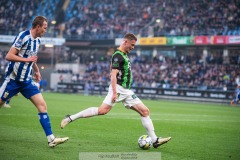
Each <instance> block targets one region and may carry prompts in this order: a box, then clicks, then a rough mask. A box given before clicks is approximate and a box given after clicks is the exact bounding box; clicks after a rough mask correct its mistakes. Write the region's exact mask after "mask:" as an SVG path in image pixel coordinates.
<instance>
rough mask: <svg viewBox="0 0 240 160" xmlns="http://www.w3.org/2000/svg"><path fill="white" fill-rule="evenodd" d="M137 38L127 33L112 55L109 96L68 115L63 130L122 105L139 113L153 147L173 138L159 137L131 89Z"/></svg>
mask: <svg viewBox="0 0 240 160" xmlns="http://www.w3.org/2000/svg"><path fill="white" fill-rule="evenodd" d="M136 42H137V38H136V36H135V35H134V34H132V33H127V34H126V35H125V36H124V38H123V42H122V43H121V45H120V46H119V48H117V50H116V51H115V52H114V54H113V55H112V60H111V78H110V79H111V84H110V86H109V90H108V94H107V96H106V97H105V99H104V101H103V103H102V104H101V105H100V107H90V108H87V109H85V110H83V111H80V112H78V113H76V114H74V115H67V116H66V117H65V118H64V119H63V120H62V122H61V128H64V127H66V125H68V124H69V123H70V122H73V121H74V120H76V119H79V118H88V117H92V116H97V115H104V114H107V113H108V112H109V111H110V110H111V109H112V108H113V106H114V105H115V103H118V102H122V104H123V105H124V106H125V107H126V108H129V109H132V110H134V111H136V112H137V113H139V115H140V118H141V121H142V124H143V126H144V127H145V128H146V130H147V133H148V135H149V136H150V137H151V138H152V142H153V147H154V148H158V147H159V146H160V145H162V144H164V143H166V142H168V141H169V140H170V139H171V137H167V138H161V137H157V136H156V134H155V132H154V126H153V123H152V120H151V119H150V116H149V109H148V108H147V107H146V106H145V105H144V104H143V103H142V101H141V100H140V99H139V98H138V97H137V96H136V95H135V94H134V92H133V91H132V90H130V88H131V84H132V72H131V63H130V60H129V58H128V54H129V53H130V51H131V50H133V49H134V47H135V44H136Z"/></svg>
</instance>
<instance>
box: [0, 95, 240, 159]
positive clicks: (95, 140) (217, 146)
mask: <svg viewBox="0 0 240 160" xmlns="http://www.w3.org/2000/svg"><path fill="white" fill-rule="evenodd" d="M43 96H44V98H45V100H46V102H47V104H48V113H49V116H50V119H51V124H52V130H53V132H54V134H55V136H61V137H63V136H69V137H70V139H69V141H68V142H66V144H63V145H59V146H57V147H56V148H53V149H51V148H49V147H48V145H47V140H46V138H45V134H44V132H43V130H42V128H41V126H40V123H39V120H38V116H37V110H36V109H35V107H34V106H33V105H32V104H31V102H30V101H28V100H26V99H24V98H23V97H22V96H18V97H14V98H13V99H12V102H11V106H12V108H11V109H8V108H4V107H3V108H1V109H0V135H1V138H0V159H4V160H7V159H22V160H27V159H29V160H32V159H34V160H38V159H39V160H40V159H41V160H42V159H49V160H54V159H56V160H60V159H61V160H64V159H71V160H73V159H79V152H161V156H162V160H180V159H187V160H192V159H194V160H206V159H211V160H221V159H222V160H226V159H231V160H233V159H234V160H235V159H236V160H238V159H240V108H238V107H230V106H228V105H225V106H224V105H214V104H193V103H186V102H166V101H156V100H143V102H144V103H145V104H146V105H147V106H148V107H149V108H150V111H151V119H152V120H153V123H154V126H155V131H156V133H157V134H158V136H162V137H167V136H172V140H171V141H170V142H169V143H167V144H165V145H163V146H161V147H160V148H158V149H154V148H151V149H150V150H141V149H140V148H139V147H138V144H137V140H138V138H139V137H140V136H141V135H143V134H147V133H146V131H145V129H144V128H143V127H142V124H141V121H140V118H139V115H138V114H137V113H136V112H134V111H132V110H127V109H125V108H124V107H123V106H122V104H118V105H116V106H114V108H113V109H112V111H110V112H109V113H108V114H107V115H105V116H99V117H92V118H87V119H79V120H77V121H75V122H73V123H71V124H69V125H68V126H67V127H66V128H65V129H60V122H61V120H62V118H63V117H64V116H65V115H66V114H73V113H77V112H79V111H80V110H83V109H85V108H87V107H90V106H99V104H101V103H102V100H103V98H104V97H101V98H99V97H97V96H89V97H86V96H82V95H67V94H57V93H43Z"/></svg>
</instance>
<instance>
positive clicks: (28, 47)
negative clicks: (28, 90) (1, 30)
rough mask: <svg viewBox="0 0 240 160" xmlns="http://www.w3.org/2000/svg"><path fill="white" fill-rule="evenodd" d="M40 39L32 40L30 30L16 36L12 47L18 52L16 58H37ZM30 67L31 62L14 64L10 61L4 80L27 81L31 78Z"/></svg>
mask: <svg viewBox="0 0 240 160" xmlns="http://www.w3.org/2000/svg"><path fill="white" fill-rule="evenodd" d="M40 43H41V41H40V38H39V37H37V38H36V39H34V38H33V37H32V35H31V32H30V30H27V31H23V32H20V33H19V35H18V36H16V38H15V40H14V42H13V44H12V47H14V48H16V49H17V50H19V52H18V54H17V55H18V56H19V57H23V58H28V57H30V56H37V52H38V49H39V46H40ZM32 66H33V62H14V61H10V62H9V64H8V66H7V70H6V76H5V79H7V78H10V79H13V80H16V81H27V80H29V79H31V78H32Z"/></svg>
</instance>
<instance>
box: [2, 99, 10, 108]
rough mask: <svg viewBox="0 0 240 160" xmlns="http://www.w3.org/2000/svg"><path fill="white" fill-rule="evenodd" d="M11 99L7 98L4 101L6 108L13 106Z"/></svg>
mask: <svg viewBox="0 0 240 160" xmlns="http://www.w3.org/2000/svg"><path fill="white" fill-rule="evenodd" d="M10 100H11V98H10V99H8V100H6V102H5V103H4V105H3V106H4V107H5V108H11V106H10Z"/></svg>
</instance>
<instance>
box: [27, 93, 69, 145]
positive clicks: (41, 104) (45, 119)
mask: <svg viewBox="0 0 240 160" xmlns="http://www.w3.org/2000/svg"><path fill="white" fill-rule="evenodd" d="M30 100H31V102H32V103H33V104H34V105H35V106H36V108H37V110H38V112H39V113H38V116H39V121H40V124H41V125H42V128H43V130H44V132H45V134H46V136H47V140H48V145H49V147H55V146H56V145H58V144H61V143H64V142H65V141H67V140H68V137H64V138H56V137H55V136H54V134H53V132H52V129H51V122H50V118H49V116H48V113H47V105H46V102H45V100H44V99H43V96H42V94H41V93H38V94H35V95H33V96H32V97H31V98H30Z"/></svg>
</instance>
